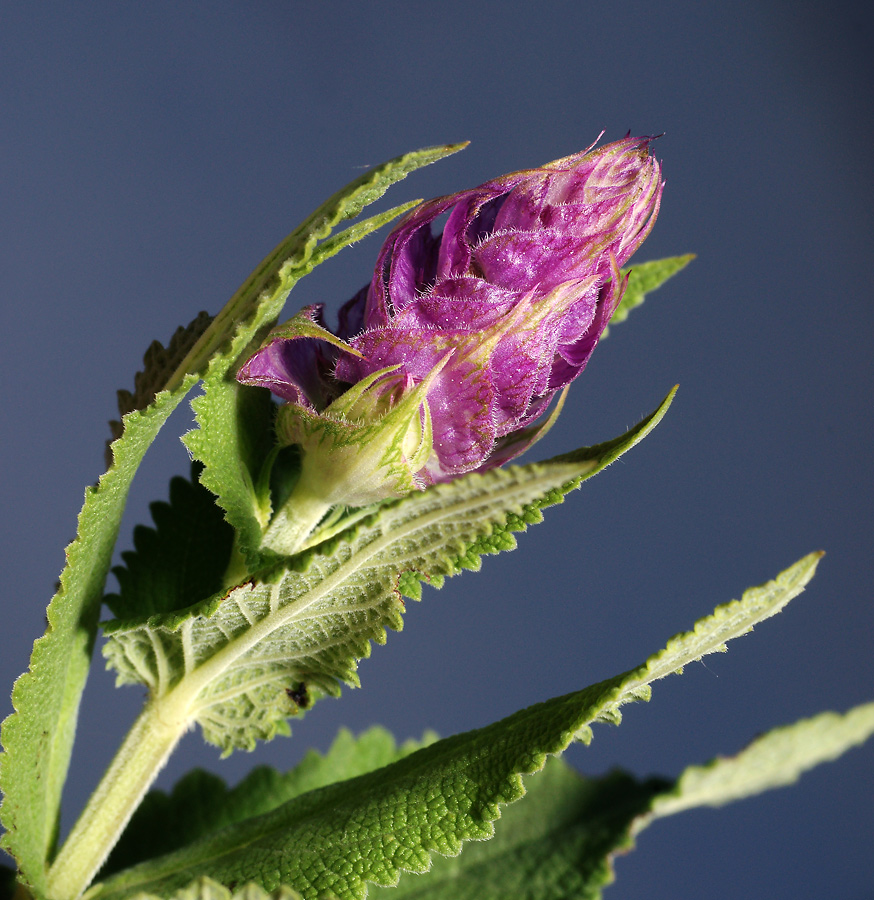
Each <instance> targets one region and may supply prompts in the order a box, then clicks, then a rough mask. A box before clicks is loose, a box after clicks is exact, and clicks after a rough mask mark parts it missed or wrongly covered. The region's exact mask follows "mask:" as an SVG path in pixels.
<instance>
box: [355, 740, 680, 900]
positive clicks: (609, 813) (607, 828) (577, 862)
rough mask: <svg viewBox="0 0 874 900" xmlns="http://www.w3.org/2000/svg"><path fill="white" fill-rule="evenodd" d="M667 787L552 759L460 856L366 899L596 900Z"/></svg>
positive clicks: (373, 888) (657, 781) (374, 889)
mask: <svg viewBox="0 0 874 900" xmlns="http://www.w3.org/2000/svg"><path fill="white" fill-rule="evenodd" d="M671 786H672V782H670V781H665V780H663V779H657V778H651V779H649V780H647V781H644V782H641V781H638V780H637V779H636V778H633V777H632V776H631V775H627V774H626V773H624V772H612V773H611V774H609V775H607V776H605V777H604V778H598V779H586V778H583V777H582V776H580V775H578V774H577V773H576V772H575V771H574V770H573V769H571V768H570V766H568V765H566V764H565V763H564V762H563V761H562V760H560V759H558V758H555V757H552V758H550V759H548V760H547V763H546V765H545V766H544V768H543V771H541V772H538V773H536V774H534V775H531V776H528V777H526V778H525V789H526V793H525V797H524V799H523V801H522V802H521V803H514V804H512V805H510V806H508V807H507V808H506V809H505V810H502V812H501V818H500V819H499V820H498V821H497V822H496V823H495V836H494V837H493V838H492V839H491V840H489V841H474V842H471V843H469V844H467V845H466V846H465V848H464V850H463V851H462V853H461V854H460V855H459V856H434V858H433V861H432V864H431V869H430V871H428V872H425V873H423V874H422V875H402V876H401V880H400V882H399V883H398V885H397V887H396V888H382V887H377V886H371V887H370V889H369V890H368V893H367V896H368V897H369V898H379V900H389V898H390V897H397V898H398V900H401V898H415V900H507V898H512V900H569V898H574V900H596V898H599V897H600V896H601V888H602V887H604V886H605V885H607V884H610V883H611V882H612V881H613V867H612V865H611V859H610V857H611V855H612V854H614V853H616V852H617V851H618V850H621V849H626V848H628V847H630V845H631V828H632V823H633V822H634V821H635V820H636V819H637V818H638V817H639V816H640V815H641V814H644V813H646V812H647V811H648V810H649V808H650V805H651V803H652V800H653V797H655V796H658V795H659V793H660V792H662V791H664V790H666V789H667V788H669V787H671Z"/></svg>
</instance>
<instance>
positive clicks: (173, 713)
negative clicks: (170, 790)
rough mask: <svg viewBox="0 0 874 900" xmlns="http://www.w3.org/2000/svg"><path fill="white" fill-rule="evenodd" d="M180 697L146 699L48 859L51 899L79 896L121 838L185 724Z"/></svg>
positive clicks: (187, 715)
mask: <svg viewBox="0 0 874 900" xmlns="http://www.w3.org/2000/svg"><path fill="white" fill-rule="evenodd" d="M181 699H182V698H179V697H174V693H173V692H172V691H171V692H170V693H169V694H166V695H164V696H163V697H161V698H159V699H157V700H150V701H149V702H148V703H147V704H146V705H145V707H144V708H143V711H142V713H140V716H139V718H138V719H137V720H136V722H134V724H133V727H132V728H131V730H130V731H129V732H128V735H127V737H126V738H125V740H124V743H123V744H122V745H121V747H120V748H119V750H118V753H117V754H116V755H115V759H114V760H113V761H112V764H111V765H110V767H109V768H108V769H107V770H106V774H105V775H104V776H103V779H102V780H101V782H100V784H99V785H98V786H97V789H96V790H95V791H94V793H93V794H92V795H91V799H90V800H89V801H88V805H87V806H86V807H85V809H84V811H83V812H82V815H81V816H80V817H79V821H78V822H76V824H75V826H74V827H73V830H72V831H71V832H70V835H69V837H68V838H67V840H66V842H65V843H64V846H63V847H62V848H61V851H60V853H59V854H58V856H57V858H56V859H55V861H54V863H53V864H52V867H51V869H50V871H49V876H48V889H47V893H48V896H49V897H51V898H52V900H75V898H77V897H79V896H80V895H81V894H82V892H83V891H84V890H85V889H86V888H87V887H88V884H89V883H90V881H91V879H92V878H93V877H94V876H95V874H96V873H97V871H98V870H99V868H100V866H101V865H102V864H103V862H104V861H105V860H106V857H107V856H108V855H109V852H110V851H111V850H112V848H113V847H114V846H115V844H116V842H117V841H118V839H119V838H120V837H121V833H122V831H123V830H124V827H125V825H127V823H128V820H129V819H130V817H131V815H133V812H134V810H135V809H136V808H137V806H139V804H140V801H141V800H142V798H143V796H144V795H145V793H146V791H147V790H148V789H149V786H150V785H151V784H152V782H153V781H154V780H155V777H156V776H157V774H158V772H160V771H161V769H162V768H163V767H164V764H165V763H166V761H167V759H168V757H169V756H170V754H171V753H172V752H173V749H174V748H175V746H176V744H177V743H178V741H179V739H180V738H181V737H182V735H183V734H184V733H185V731H186V729H187V728H188V724H189V721H190V711H189V704H188V703H187V702H182V703H180V702H179V701H180V700H181ZM186 699H187V695H186Z"/></svg>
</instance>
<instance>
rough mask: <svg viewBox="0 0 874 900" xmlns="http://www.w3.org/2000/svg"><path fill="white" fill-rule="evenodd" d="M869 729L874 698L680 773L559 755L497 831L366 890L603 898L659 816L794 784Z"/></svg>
mask: <svg viewBox="0 0 874 900" xmlns="http://www.w3.org/2000/svg"><path fill="white" fill-rule="evenodd" d="M872 733H874V703H869V704H866V705H864V706H859V707H856V708H855V709H853V710H850V712H848V713H846V714H844V715H839V714H836V713H822V714H821V715H818V716H814V717H813V718H812V719H807V720H803V721H801V722H797V723H795V724H793V725H789V726H784V727H782V728H776V729H774V730H773V731H770V732H768V733H767V734H765V735H762V736H761V737H759V738H757V739H756V740H755V741H753V742H752V744H750V745H749V746H748V747H747V748H746V749H745V750H743V751H741V753H739V754H738V755H737V756H735V757H732V758H728V759H725V758H720V759H716V760H714V761H713V762H711V763H709V764H708V765H706V766H690V767H689V768H688V769H686V770H685V771H684V772H683V774H682V775H681V776H680V778H679V779H678V780H677V781H676V782H672V781H666V780H664V779H654V778H651V779H649V780H647V781H645V782H641V781H638V780H636V779H634V778H632V777H631V776H630V775H627V774H625V773H623V772H611V773H610V774H609V775H606V776H604V777H603V778H598V779H585V778H583V777H582V776H580V775H578V774H577V773H576V772H574V771H573V770H572V769H571V768H570V767H569V766H567V765H565V764H564V763H563V762H562V761H561V760H559V759H556V758H553V759H550V760H549V761H548V762H547V765H546V766H545V767H544V770H543V771H542V772H540V773H538V774H536V775H534V776H532V777H529V778H526V779H525V787H526V791H527V792H526V795H525V798H524V802H522V803H516V804H513V805H512V806H509V807H507V809H506V810H505V811H504V812H503V813H502V815H501V818H500V820H499V821H498V822H496V827H495V837H494V838H493V839H492V840H490V841H484V842H476V843H471V844H468V845H467V846H466V847H465V849H464V851H463V852H462V854H461V855H460V856H456V857H437V858H435V859H434V860H433V863H432V866H431V869H430V871H429V872H426V873H424V874H422V875H415V876H413V875H407V876H403V877H402V878H401V880H400V883H399V884H398V886H397V888H379V887H374V886H371V888H370V890H369V891H368V897H383V896H385V897H386V900H387V898H388V897H389V896H394V897H397V898H398V900H400V898H415V900H504V898H507V897H512V898H513V900H566V898H568V897H575V898H587V900H588V898H591V900H596V898H599V897H600V896H601V888H602V887H604V886H606V885H608V884H610V883H611V882H612V881H613V866H612V858H613V857H614V856H615V855H616V854H617V853H621V852H627V851H628V850H630V849H632V847H633V837H634V836H635V835H636V834H638V833H639V832H640V831H641V829H643V828H644V827H646V826H647V825H649V824H650V823H651V822H653V821H654V820H655V819H658V818H661V817H663V816H667V815H673V814H674V813H677V812H682V811H683V810H686V809H692V808H695V807H699V806H705V805H706V806H720V805H722V804H724V803H729V802H732V801H734V800H739V799H742V798H744V797H748V796H751V795H753V794H756V793H760V792H762V791H766V790H770V789H771V788H775V787H782V786H784V785H788V784H791V783H793V782H794V781H796V780H797V778H798V776H799V775H800V774H801V773H802V772H803V771H806V770H807V769H810V768H812V767H813V766H816V765H819V764H820V763H822V762H830V761H832V760H834V759H836V758H837V757H838V756H840V755H841V754H843V753H844V752H846V751H847V750H849V749H850V748H852V747H854V746H856V745H858V744H860V743H862V742H863V741H864V740H866V739H867V738H868V737H870V736H871V735H872ZM713 837H714V840H717V839H723V837H724V836H723V834H722V832H716V831H715V832H714V835H713ZM389 890H391V891H392V892H393V893H392V894H391V895H389V894H388V893H387V892H388V891H389Z"/></svg>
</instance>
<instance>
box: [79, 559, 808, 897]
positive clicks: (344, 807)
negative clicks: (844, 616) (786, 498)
mask: <svg viewBox="0 0 874 900" xmlns="http://www.w3.org/2000/svg"><path fill="white" fill-rule="evenodd" d="M819 556H820V554H811V555H809V556H807V557H805V558H804V559H802V560H800V561H799V562H798V563H796V564H795V565H794V566H792V567H791V568H789V569H787V570H786V571H785V572H783V573H782V574H781V575H779V576H778V577H777V579H776V580H774V581H772V582H769V583H767V584H765V585H763V586H762V587H759V588H754V589H750V590H748V591H746V592H745V593H744V595H743V598H742V599H741V600H737V601H732V602H731V603H728V604H726V605H724V606H720V607H718V608H717V609H716V611H715V612H714V613H713V614H712V615H710V616H708V617H707V618H705V619H701V620H700V621H699V622H697V623H696V624H695V627H694V628H693V629H692V630H691V631H689V632H686V633H684V634H680V635H677V636H676V637H674V638H672V639H671V640H670V641H669V642H668V644H667V646H666V647H665V649H664V650H662V651H660V652H659V653H656V654H655V655H653V656H652V657H650V658H649V659H648V660H647V661H646V663H644V664H643V665H642V666H639V667H638V668H636V669H632V670H631V671H629V672H626V673H624V674H622V675H618V676H616V677H615V678H611V679H609V680H607V681H603V682H601V683H599V684H596V685H593V686H592V687H590V688H586V689H585V690H582V691H579V692H576V693H573V694H567V695H565V696H563V697H557V698H555V699H553V700H549V701H546V702H545V703H540V704H537V705H536V706H532V707H529V708H528V709H525V710H522V711H521V712H519V713H516V714H515V715H513V716H510V717H508V718H507V719H504V720H502V721H500V722H497V723H495V724H494V725H491V726H488V727H486V728H483V729H479V730H477V731H471V732H467V733H465V734H460V735H456V736H455V737H452V738H448V739H446V740H442V741H438V742H437V743H436V744H432V745H431V746H430V747H427V748H425V749H423V750H420V751H418V752H417V753H413V754H412V755H410V756H408V757H406V758H404V759H402V760H400V761H399V762H397V763H394V764H393V765H391V766H388V767H386V768H384V769H379V770H377V771H376V772H371V773H369V774H366V775H362V776H360V777H358V778H355V779H352V780H351V781H345V782H341V783H338V784H333V785H329V786H327V787H324V788H321V789H320V790H316V791H311V792H310V793H307V794H304V795H302V796H299V797H297V798H295V799H293V800H291V801H290V802H288V803H286V804H283V805H282V806H280V807H278V808H277V809H275V810H273V811H272V812H269V813H267V814H265V815H262V816H258V817H255V818H253V819H249V820H247V821H244V822H238V823H237V824H236V825H234V826H233V827H232V828H228V829H224V830H222V831H220V832H217V833H215V834H213V835H210V836H207V837H205V838H203V839H202V840H200V841H196V842H194V843H193V844H191V845H189V846H188V847H186V848H183V849H181V850H179V851H177V852H175V853H171V854H168V855H166V856H164V857H161V858H159V859H157V860H153V861H149V862H146V863H143V864H142V865H139V866H135V867H134V868H132V869H129V870H126V871H125V872H121V873H119V874H118V875H116V876H115V877H113V878H110V879H109V880H108V881H106V882H104V883H103V884H102V885H100V886H96V887H95V888H93V889H92V898H101V900H107V898H113V900H116V898H123V897H128V896H130V895H132V894H136V893H138V892H140V891H145V892H147V893H150V894H156V895H158V896H168V895H170V894H171V893H172V892H173V891H175V890H177V889H178V888H180V887H183V886H185V885H187V884H189V883H190V882H191V881H192V880H193V879H195V878H198V877H200V876H202V875H206V874H208V875H209V876H210V877H211V878H214V879H216V880H217V881H219V882H220V883H221V884H224V885H226V886H230V885H236V884H239V883H242V882H248V881H253V882H255V883H256V884H259V885H260V886H261V887H263V888H264V889H265V890H273V889H275V888H277V887H279V886H280V885H286V886H290V887H292V888H293V889H295V890H298V891H300V892H301V893H302V894H303V895H304V896H307V897H309V896H319V895H320V894H321V893H327V892H331V893H335V894H336V895H337V896H338V897H341V898H362V897H364V896H365V894H366V891H367V883H368V882H372V883H374V884H378V885H383V886H387V885H393V884H396V883H397V881H398V879H399V877H400V875H401V873H402V872H403V871H409V872H425V871H427V870H428V869H429V868H430V865H431V855H432V853H433V852H434V851H436V852H437V853H440V854H443V855H447V856H452V855H457V854H458V853H459V852H460V850H461V847H462V843H463V842H464V841H467V840H472V839H474V840H477V839H478V840H482V839H486V838H489V837H491V836H492V834H493V831H494V824H493V823H494V821H495V820H496V819H497V818H498V817H499V816H500V807H501V805H503V804H507V803H511V802H513V801H515V800H518V799H519V798H520V797H521V796H523V794H524V793H525V789H524V787H523V784H522V777H521V776H522V775H525V774H529V773H533V772H536V771H538V770H540V769H541V768H543V766H544V763H545V760H546V757H547V756H549V755H554V754H558V753H561V752H562V751H563V750H564V749H565V748H566V747H567V746H568V745H569V744H570V743H571V742H572V741H573V740H574V739H578V740H583V741H585V742H588V740H590V738H591V726H592V724H593V723H595V722H613V723H617V722H618V721H619V720H620V718H621V717H620V712H619V710H620V707H621V706H622V705H623V704H625V703H628V702H630V701H634V700H640V699H648V697H649V684H650V682H652V681H654V680H656V679H658V678H662V677H664V676H665V675H667V674H670V673H672V672H677V671H679V670H681V669H682V668H683V666H684V665H686V664H688V663H689V662H692V661H694V660H697V659H700V658H701V657H702V656H703V655H704V654H706V653H710V652H714V651H718V650H724V649H725V642H726V641H728V640H730V639H731V638H734V637H737V636H739V635H742V634H745V633H747V632H749V631H750V630H751V629H752V627H753V626H754V625H755V624H756V623H758V622H760V621H762V620H764V619H766V618H768V617H770V616H772V615H774V614H775V613H777V612H779V611H780V610H781V609H782V608H783V607H784V606H785V605H786V604H787V603H788V602H789V600H790V599H791V598H792V597H794V596H796V595H797V594H798V593H799V592H800V591H801V590H803V588H804V586H805V585H806V583H807V582H808V581H809V579H810V578H811V577H812V575H813V572H814V570H815V568H816V564H817V562H818V559H819Z"/></svg>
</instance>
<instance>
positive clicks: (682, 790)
mask: <svg viewBox="0 0 874 900" xmlns="http://www.w3.org/2000/svg"><path fill="white" fill-rule="evenodd" d="M872 735H874V703H866V704H863V705H861V706H856V707H854V708H853V709H851V710H850V711H849V712H847V713H843V714H841V713H835V712H824V713H820V714H819V715H817V716H813V717H812V718H810V719H802V720H801V721H799V722H795V723H793V724H792V725H785V726H783V727H781V728H775V729H773V730H772V731H769V732H767V733H766V734H763V735H762V736H761V737H758V738H756V740H754V741H753V742H752V743H751V744H750V745H749V746H748V747H746V748H745V749H744V750H742V751H741V752H740V753H738V754H737V756H733V757H729V758H724V757H719V758H717V759H714V760H712V761H711V762H709V763H708V764H707V765H704V766H690V767H689V768H688V769H686V771H685V772H683V774H682V775H681V776H680V778H679V779H678V780H677V784H676V787H675V788H674V789H673V790H672V791H669V792H667V793H666V794H664V795H663V796H661V797H659V799H658V800H657V801H656V802H655V803H654V804H653V807H652V815H651V816H650V817H648V818H647V819H646V821H645V822H643V823H641V825H640V826H639V827H643V825H645V824H649V822H650V821H652V820H653V819H656V818H662V817H664V816H670V815H673V814H674V813H678V812H682V811H683V810H686V809H692V808H694V807H698V806H723V805H724V804H726V803H731V802H733V801H735V800H742V799H743V798H745V797H751V796H753V795H754V794H760V793H762V792H763V791H769V790H771V789H772V788H778V787H785V786H787V785H790V784H794V783H795V782H796V781H798V779H799V778H800V777H801V775H802V774H804V772H806V771H807V770H808V769H812V768H813V767H814V766H818V765H819V764H820V763H824V762H831V761H832V760H835V759H837V758H838V757H839V756H841V755H842V754H844V753H846V751H847V750H850V749H851V748H853V747H856V746H858V745H860V744H862V743H864V742H865V741H866V740H868V738H869V737H871V736H872Z"/></svg>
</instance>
